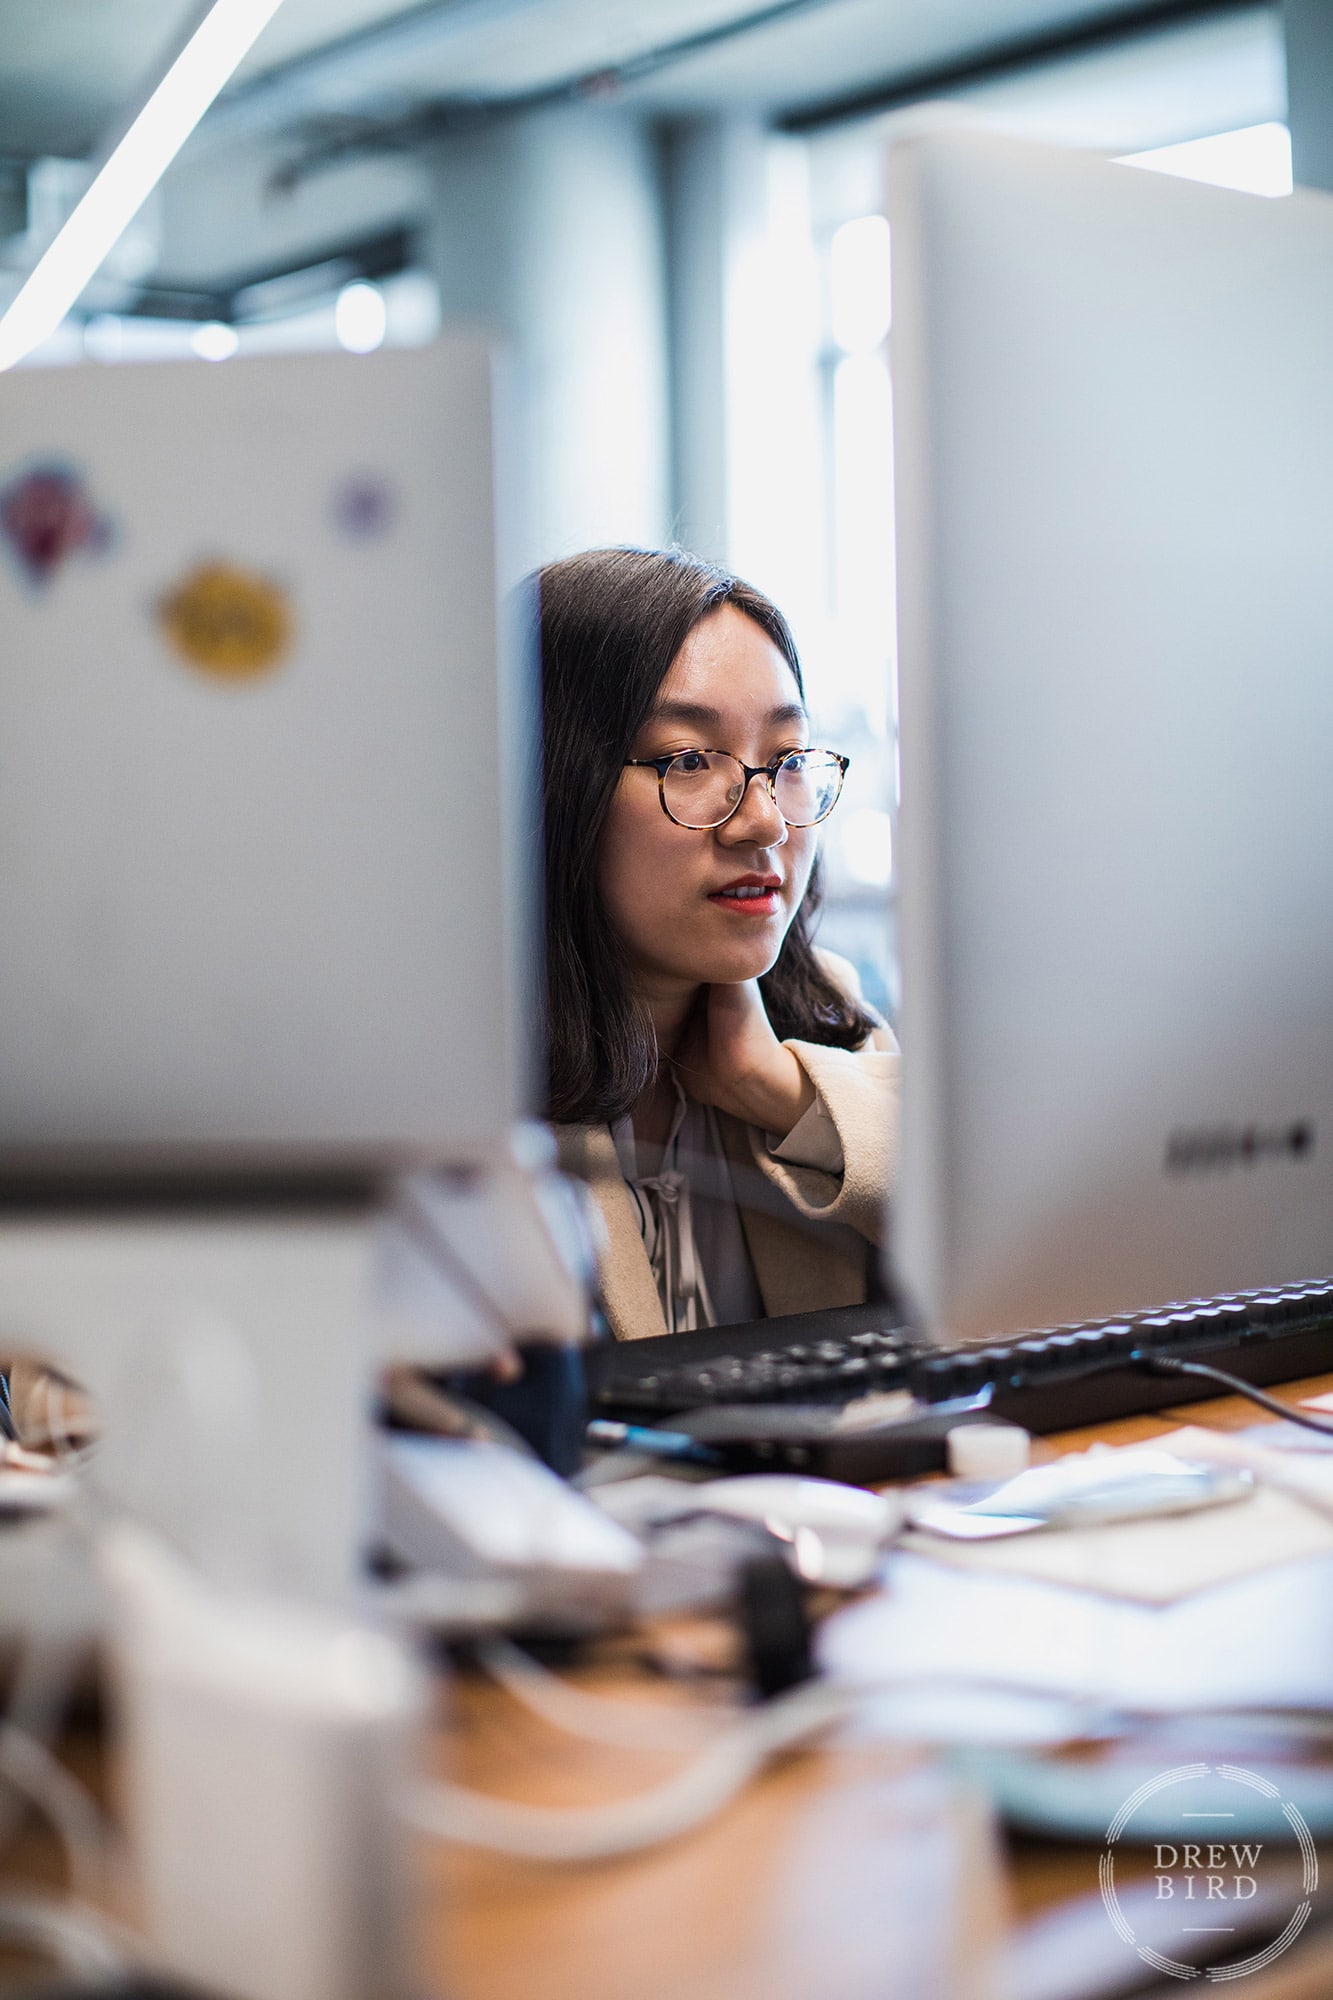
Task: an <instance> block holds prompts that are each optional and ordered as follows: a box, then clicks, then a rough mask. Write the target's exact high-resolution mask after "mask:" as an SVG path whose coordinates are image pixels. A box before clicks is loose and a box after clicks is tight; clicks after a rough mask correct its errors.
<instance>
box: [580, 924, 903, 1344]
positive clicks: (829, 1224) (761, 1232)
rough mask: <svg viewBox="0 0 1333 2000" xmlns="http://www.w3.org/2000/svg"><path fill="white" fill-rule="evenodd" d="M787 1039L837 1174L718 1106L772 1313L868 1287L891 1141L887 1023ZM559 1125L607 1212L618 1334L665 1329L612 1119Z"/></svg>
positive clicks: (836, 963)
mask: <svg viewBox="0 0 1333 2000" xmlns="http://www.w3.org/2000/svg"><path fill="white" fill-rule="evenodd" d="M820 955H821V957H824V958H825V959H826V962H828V961H830V960H831V962H830V963H829V969H830V971H832V972H833V973H834V975H835V977H836V978H837V979H838V982H839V984H840V985H847V984H851V983H853V982H854V978H855V975H854V974H853V973H852V969H851V967H850V966H848V965H846V964H845V962H844V961H843V960H840V959H836V960H835V959H832V955H831V954H824V953H821V954H820ZM785 1046H786V1047H787V1048H789V1049H790V1050H791V1051H792V1053H793V1055H794V1056H795V1057H796V1058H797V1060H798V1061H799V1062H800V1063H801V1065H802V1067H803V1068H804V1069H805V1071H806V1073H807V1075H808V1076H809V1078H810V1081H811V1082H812V1083H813V1084H814V1086H815V1088H816V1090H817V1091H818V1092H819V1094H820V1097H821V1099H822V1100H823V1103H824V1105H825V1107H826V1109H827V1111H828V1113H829V1116H830V1117H831V1118H832V1120H833V1123H834V1125H835V1126H836V1127H837V1132H838V1137H839V1139H840V1140H841V1141H842V1153H843V1162H844V1165H843V1171H842V1173H841V1174H831V1173H826V1172H824V1171H823V1170H822V1169H820V1168H818V1167H797V1166H790V1165H788V1164H787V1163H786V1162H785V1161H782V1160H776V1159H774V1158H773V1156H772V1153H771V1151H770V1149H769V1144H768V1135H767V1134H766V1133H764V1132H761V1131H759V1130H758V1129H757V1128H756V1127H755V1126H752V1125H745V1124H743V1123H742V1122H741V1120H740V1119H739V1118H732V1117H730V1116H729V1115H727V1114H726V1113H725V1112H719V1113H718V1126H719V1129H720V1131H721V1134H722V1143H723V1145H724V1147H725V1149H726V1153H727V1158H728V1160H729V1162H730V1165H731V1176H732V1182H733V1185H734V1186H735V1189H736V1196H737V1202H738V1205H739V1208H740V1218H741V1228H742V1230H743V1231H744V1234H745V1241H746V1245H747V1247H748V1249H749V1252H750V1258H751V1261H752V1262H753V1264H754V1270H755V1276H756V1278H757V1279H758V1281H759V1293H760V1297H761V1298H762V1299H763V1302H764V1311H765V1313H767V1314H769V1315H770V1316H772V1315H777V1314H780V1313H793V1312H811V1311H816V1310H818V1309H819V1308H821V1307H824V1306H843V1305H857V1304H859V1303H860V1302H861V1301H862V1300H863V1299H864V1298H865V1297H866V1296H867V1283H868V1279H869V1275H870V1269H871V1262H872V1259H873V1257H874V1254H875V1253H874V1249H873V1247H872V1246H874V1245H877V1244H879V1243H881V1242H882V1241H883V1240H884V1231H885V1223H886V1211H887V1199H888V1196H889V1193H890V1191H891V1189H892V1187H893V1184H894V1179H895V1169H896V1165H897V1148H898V1108H899V1083H900V1061H899V1055H898V1046H897V1043H896V1042H895V1041H894V1039H893V1036H892V1034H891V1033H890V1032H889V1030H888V1029H887V1028H877V1029H876V1030H875V1032H874V1034H873V1036H872V1037H871V1039H870V1041H869V1042H867V1043H866V1044H865V1046H864V1047H862V1048H860V1049H855V1050H852V1049H830V1048H824V1047H822V1046H820V1045H819V1044H817V1043H814V1042H797V1041H792V1042H787V1043H786V1044H785ZM556 1137H557V1140H558V1142H559V1147H560V1164H561V1166H562V1167H563V1169H564V1170H565V1172H566V1173H570V1174H573V1175H575V1176H576V1177H577V1178H578V1179H580V1180H583V1181H586V1182H587V1183H588V1186H589V1187H590V1188H591V1190H592V1194H593V1197H594V1199H595V1201H596V1203H597V1206H598V1208H599V1209H600V1211H601V1216H602V1221H603V1223H604V1224H605V1229H606V1247H605V1250H604V1252H603V1255H602V1263H601V1277H602V1293H603V1302H604V1305H605V1309H606V1315H607V1319H608V1320H609V1321H610V1325H611V1331H612V1333H613V1334H614V1335H615V1337H616V1339H617V1340H645V1339H648V1338H650V1337H651V1336H652V1335H654V1334H663V1333H665V1332H666V1330H667V1327H666V1321H665V1319H664V1317H663V1315H662V1307H661V1304H660V1302H659V1300H658V1296H657V1286H656V1284H655V1283H654V1281H653V1273H652V1267H651V1266H650V1264H649V1262H648V1253H647V1251H646V1250H645V1249H644V1247H643V1238H642V1236H641V1235H640V1233H639V1225H638V1220H637V1217H636V1215H635V1210H634V1204H633V1201H632V1199H631V1197H630V1193H629V1189H628V1188H627V1187H626V1185H625V1182H624V1179H623V1178H622V1176H621V1172H620V1164H619V1161H618V1160H617V1157H616V1149H615V1142H614V1141H613V1139H612V1137H611V1133H610V1131H609V1129H608V1128H607V1127H606V1126H604V1125H603V1126H594V1125H564V1126H559V1127H557V1129H556Z"/></svg>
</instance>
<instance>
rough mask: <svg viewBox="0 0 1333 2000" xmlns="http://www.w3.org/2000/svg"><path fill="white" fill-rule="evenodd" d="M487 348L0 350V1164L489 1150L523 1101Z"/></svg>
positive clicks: (362, 1160) (516, 863) (510, 743)
mask: <svg viewBox="0 0 1333 2000" xmlns="http://www.w3.org/2000/svg"><path fill="white" fill-rule="evenodd" d="M503 386H504V385H503V379H501V380H500V382H499V384H498V385H497V375H496V367H495V362H494V357H493V354H492V351H491V349H490V347H489V346H488V344H487V343H486V342H485V341H484V340H482V339H480V338H476V339H470V338H450V339H446V340H442V341H440V342H437V343H435V344H434V345H432V346H431V347H429V348H425V349H420V350H413V351H401V350H400V351H397V352H381V353H378V354H374V355H368V356H364V357H360V356H358V357H352V356H346V355H317V356H312V355H307V356H299V357H283V358H272V359H249V360H247V359H238V360H232V361H228V362H225V363H223V364H221V365H218V366H206V365H203V364H200V363H198V362H193V363H178V364H172V365H166V366H125V367H115V368H107V367H77V368H69V369H53V370H42V371H36V370H31V371H23V370H16V371H11V372H10V373H9V374H6V375H3V376H0V940H3V944H2V945H0V1178H3V1179H13V1178H15V1177H17V1178H24V1177H28V1178H31V1177H33V1176H38V1177H41V1176H43V1175H45V1176H48V1177H50V1178H52V1179H54V1180H56V1181H58V1182H64V1181H67V1180H68V1177H69V1175H70V1173H71V1172H75V1171H78V1170H80V1169H86V1170H88V1171H90V1172H105V1173H107V1174H109V1175H110V1176H112V1177H113V1178H114V1177H115V1176H117V1175H121V1174H126V1173H140V1174H142V1173H145V1172H164V1173H166V1174H167V1175H168V1176H169V1175H171V1174H172V1173H175V1172H178V1171H181V1170H184V1169H186V1168H189V1169H191V1170H192V1171H197V1172H204V1173H208V1172H219V1171H226V1172H228V1173H231V1174H234V1175H238V1176H241V1177H245V1176H253V1175H255V1174H259V1175H261V1176H262V1175H268V1174H273V1173H296V1174H314V1175H320V1174H324V1173H334V1172H356V1171H359V1170H363V1169H366V1170H370V1171H372V1172H374V1171H383V1170H384V1169H385V1168H386V1167H401V1166H404V1165H408V1164H412V1163H415V1162H422V1161H427V1162H435V1161H443V1162H445V1163H455V1162H461V1163H463V1164H475V1163H476V1162H477V1161H478V1160H484V1159H485V1158H487V1157H488V1156H491V1155H493V1154H495V1153H496V1152H497V1151H500V1150H502V1149H503V1147H504V1146H505V1144H506V1143H507V1137H508V1134H509V1131H510V1128H511V1127H512V1124H513V1121H514V1120H515V1119H516V1118H518V1117H519V1116H521V1115H522V1114H524V1113H526V1112H529V1111H531V1110H533V1109H534V1108H535V1101H536V1088H535V1086H536V1074H535V1062H534V1051H535V1048H536V1037H535V1035H534V1028H533V1014H532V1010H531V1007H530V1005H529V996H530V993H531V990H532V979H531V976H530V974H531V967H532V965H533V963H534V962H535V930H536V927H535V922H534V912H535V909H536V902H535V898H534V895H533V877H534V876H535V873H536V870H535V858H536V856H537V854H538V840H539V832H538V829H539V826H540V814H539V801H538V797H537V789H536V783H535V775H534V774H535V759H534V758H533V757H532V754H531V746H532V743H533V740H534V730H535V720H534V718H535V708H536V686H535V683H536V673H535V666H534V664H533V663H532V662H531V660H530V659H525V658H523V657H521V646H520V645H516V644H514V643H511V641H512V640H513V638H514V636H515V634H514V633H513V632H511V631H510V629H509V627H510V625H511V624H512V622H513V621H512V620H510V619H509V618H508V617H507V614H506V613H505V612H504V610H503V605H502V600H503V595H504V592H505V589H506V586H507V585H509V584H512V583H513V581H514V578H513V577H512V575H507V574H506V569H507V561H506V555H505V546H504V541H505V537H506V535H512V534H513V533H514V526H515V524H514V523H513V520H512V518H511V517H512V513H513V510H514V507H515V506H516V504H517V493H516V482H515V481H514V479H513V478H512V476H511V473H512V468H507V467H506V463H505V460H504V456H503V450H502V446H503V440H504V437H505V435H506V423H505V419H504V412H503V408H500V407H498V401H499V403H500V404H502V403H503Z"/></svg>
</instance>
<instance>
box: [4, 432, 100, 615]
mask: <svg viewBox="0 0 1333 2000" xmlns="http://www.w3.org/2000/svg"><path fill="white" fill-rule="evenodd" d="M0 534H3V536H4V538H5V540H6V542H8V544H9V548H10V552H11V553H12V555H13V556H14V558H15V560H16V561H17V562H18V565H19V567H20V569H21V570H22V572H23V574H24V576H25V577H26V578H27V580H28V582H29V583H38V584H41V583H49V582H50V581H51V579H52V577H54V575H55V574H56V571H57V570H59V569H61V568H62V567H63V566H64V564H65V563H67V562H68V561H69V559H70V557H71V556H76V555H97V554H100V553H101V551H102V550H103V549H105V548H106V547H107V545H108V543H109V542H110V540H111V523H110V521H109V520H108V519H107V517H106V516H105V515H104V514H101V513H99V512H98V510H97V508H96V507H95V506H94V505H93V502H92V499H91V496H90V495H89V492H88V486H87V482H86V481H85V480H84V478H83V476H82V474H81V473H79V472H78V471H77V470H76V469H75V468H74V467H73V466H72V465H69V464H65V463H61V462H57V461H52V462H49V463H47V464H44V465H34V466H32V467H30V468H29V470H28V471H26V472H23V473H20V475H19V476H18V478H17V479H15V480H13V481H11V483H10V484H9V485H8V486H6V487H5V488H4V489H3V491H0Z"/></svg>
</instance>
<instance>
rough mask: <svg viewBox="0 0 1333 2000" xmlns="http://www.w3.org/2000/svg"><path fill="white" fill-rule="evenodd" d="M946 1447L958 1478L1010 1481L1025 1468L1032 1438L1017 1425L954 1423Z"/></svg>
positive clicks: (950, 1465)
mask: <svg viewBox="0 0 1333 2000" xmlns="http://www.w3.org/2000/svg"><path fill="white" fill-rule="evenodd" d="M945 1447H946V1449H947V1451H948V1456H949V1470H950V1472H952V1473H953V1475H954V1477H955V1478H956V1479H1010V1478H1012V1477H1013V1475H1014V1473H1016V1472H1022V1471H1023V1470H1024V1469H1025V1467H1026V1465H1027V1462H1028V1457H1029V1455H1030V1452H1031V1448H1032V1439H1031V1438H1030V1437H1029V1436H1028V1434H1027V1432H1026V1431H1025V1430H1022V1429H1021V1428H1020V1427H1019V1425H1017V1424H955V1425H954V1427H953V1429H952V1430H951V1431H950V1432H949V1435H948V1437H947V1438H946V1439H945Z"/></svg>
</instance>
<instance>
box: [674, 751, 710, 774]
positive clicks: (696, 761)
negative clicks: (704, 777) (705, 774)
mask: <svg viewBox="0 0 1333 2000" xmlns="http://www.w3.org/2000/svg"><path fill="white" fill-rule="evenodd" d="M707 768H708V758H707V756H706V754H705V753H704V751H702V750H682V751H681V753H680V755H679V756H678V757H677V758H676V769H677V770H678V771H683V772H684V773H685V774H686V776H687V777H693V776H694V774H695V772H697V771H706V770H707Z"/></svg>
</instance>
